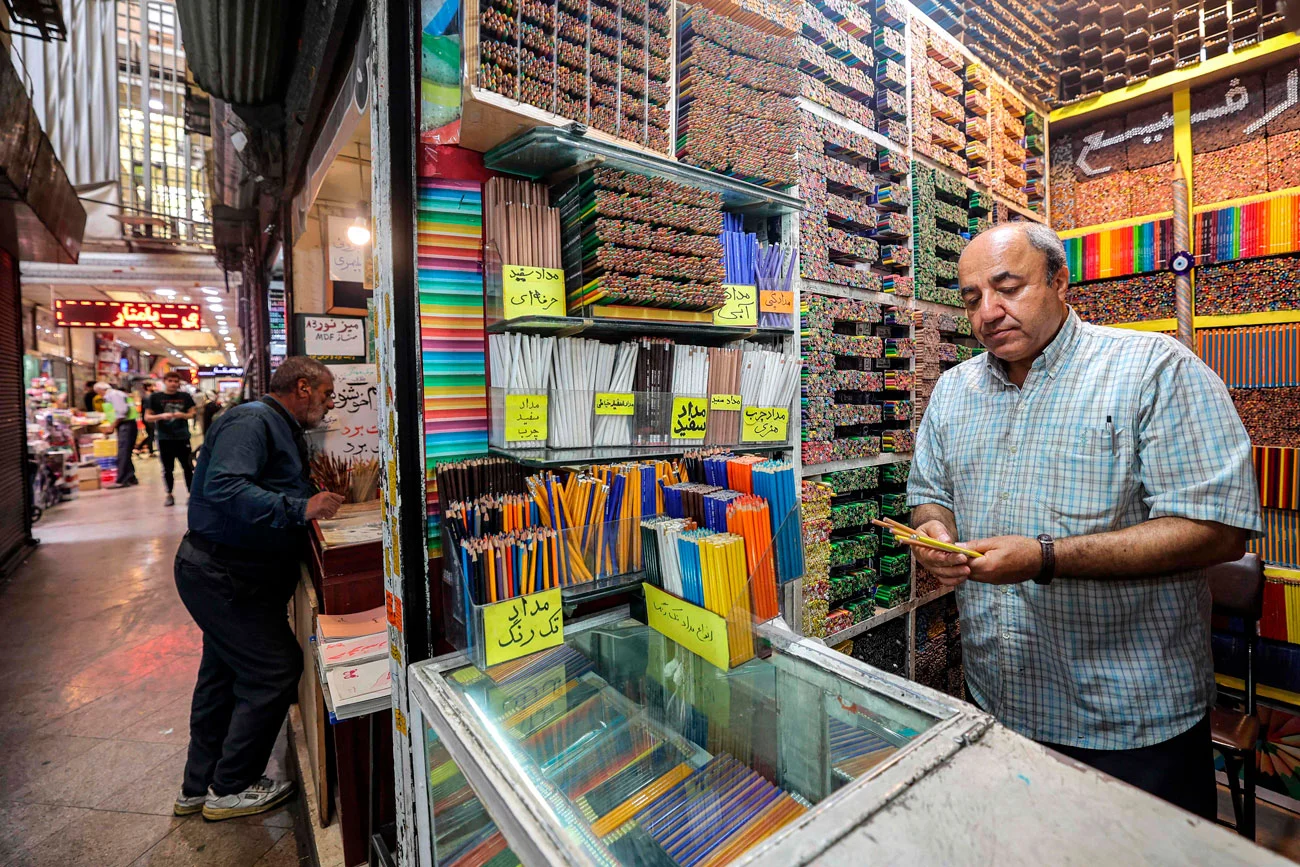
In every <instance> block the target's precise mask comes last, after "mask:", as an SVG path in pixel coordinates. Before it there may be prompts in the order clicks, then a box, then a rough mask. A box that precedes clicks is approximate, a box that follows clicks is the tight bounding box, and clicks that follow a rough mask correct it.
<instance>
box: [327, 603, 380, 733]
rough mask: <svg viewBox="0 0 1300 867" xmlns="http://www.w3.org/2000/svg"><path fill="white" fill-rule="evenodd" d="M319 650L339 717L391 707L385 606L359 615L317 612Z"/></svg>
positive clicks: (344, 717)
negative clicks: (318, 613)
mask: <svg viewBox="0 0 1300 867" xmlns="http://www.w3.org/2000/svg"><path fill="white" fill-rule="evenodd" d="M316 649H317V653H318V654H319V656H320V667H321V670H322V671H323V672H324V673H325V684H326V686H328V687H329V693H330V707H331V710H332V713H333V714H334V715H335V717H336V718H340V719H347V718H349V717H354V716H361V715H363V714H367V713H374V712H375V711H377V710H383V709H384V708H387V707H388V706H389V704H390V693H391V690H392V672H391V671H390V669H389V667H388V621H387V617H386V613H385V611H384V606H382V605H380V606H379V607H378V608H372V609H370V610H369V611H361V612H358V613H356V614H320V615H317V617H316Z"/></svg>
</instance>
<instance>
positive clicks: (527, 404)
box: [506, 394, 547, 443]
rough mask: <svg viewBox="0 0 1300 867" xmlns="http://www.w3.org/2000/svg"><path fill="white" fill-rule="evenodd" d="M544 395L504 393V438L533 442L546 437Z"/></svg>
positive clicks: (543, 439) (512, 440) (511, 440)
mask: <svg viewBox="0 0 1300 867" xmlns="http://www.w3.org/2000/svg"><path fill="white" fill-rule="evenodd" d="M546 410H547V407H546V395H544V394H507V395H506V440H508V441H510V442H520V443H534V442H543V441H545V439H546Z"/></svg>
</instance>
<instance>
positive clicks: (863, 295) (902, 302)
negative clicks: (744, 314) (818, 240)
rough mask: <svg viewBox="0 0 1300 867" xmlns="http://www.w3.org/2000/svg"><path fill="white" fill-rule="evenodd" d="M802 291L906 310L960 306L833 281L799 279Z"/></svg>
mask: <svg viewBox="0 0 1300 867" xmlns="http://www.w3.org/2000/svg"><path fill="white" fill-rule="evenodd" d="M799 283H800V285H801V287H802V289H803V291H805V292H813V293H816V294H818V295H833V296H835V297H836V298H854V299H857V300H858V301H874V302H875V303H877V304H883V305H885V306H888V307H902V308H905V309H908V310H926V311H929V312H931V313H949V314H953V315H956V314H959V313H962V312H964V311H963V310H962V308H960V307H949V306H948V305H947V304H939V303H937V302H935V301H925V300H922V299H920V298H913V297H912V296H910V295H891V294H890V293H888V292H872V291H871V290H870V289H856V288H854V287H852V286H839V285H837V284H835V283H823V282H821V281H820V280H806V279H804V280H800V281H799Z"/></svg>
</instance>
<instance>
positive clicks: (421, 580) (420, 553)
mask: <svg viewBox="0 0 1300 867" xmlns="http://www.w3.org/2000/svg"><path fill="white" fill-rule="evenodd" d="M417 9H418V4H416V3H414V2H412V0H394V2H392V3H390V4H388V14H389V15H390V16H391V19H390V20H393V21H396V26H391V27H389V38H388V41H387V44H385V45H383V46H379V45H376V46H375V48H376V49H377V50H380V51H386V52H388V72H389V75H388V92H387V93H386V94H385V96H386V97H387V100H388V102H389V103H390V104H391V105H394V106H406V110H405V111H401V110H394V111H391V112H389V120H390V130H391V133H390V137H389V142H390V147H389V153H388V160H389V165H390V166H391V169H390V186H389V196H390V200H391V201H390V205H391V208H392V226H391V228H392V232H391V244H392V262H393V323H394V324H395V326H396V327H395V329H394V331H395V333H394V335H393V351H394V356H395V357H396V358H398V359H410V360H411V363H410V364H398V365H397V369H396V370H395V371H393V374H394V384H395V388H394V394H393V398H394V401H395V403H396V408H397V437H398V439H397V442H398V444H399V445H398V449H397V470H398V475H397V478H398V492H397V493H398V498H399V502H400V503H401V504H402V506H401V511H400V515H399V519H398V532H399V533H400V534H401V539H402V549H401V555H402V562H401V564H400V565H401V569H402V590H403V597H404V600H405V601H404V608H405V610H406V611H407V612H410V613H414V612H420V616H419V617H410V616H408V617H406V618H405V626H406V653H407V659H405V660H404V664H405V665H408V666H409V665H411V664H412V663H416V662H420V661H422V660H425V659H428V658H429V656H430V655H431V648H432V643H431V636H432V634H433V632H432V628H433V627H432V612H430V610H429V581H428V577H427V566H426V563H425V556H426V553H425V552H426V550H427V547H428V542H427V538H426V536H427V531H426V529H425V526H426V525H425V488H424V449H423V448H422V445H423V443H424V429H423V418H424V396H423V387H424V377H423V375H422V373H421V370H420V365H419V364H418V359H419V358H420V304H419V297H418V295H417V291H418V290H417V282H416V242H415V238H416V230H417V227H416V181H415V173H416V165H415V157H416V152H415V147H416V142H417V140H418V137H419V133H420V130H419V126H418V118H419V117H420V105H419V100H418V97H419V92H420V91H419V87H418V86H417V85H418V80H419V75H420V46H419V44H418V43H417V42H416V40H415V38H414V37H415V33H416V32H417V26H416V12H417ZM417 540H418V541H417Z"/></svg>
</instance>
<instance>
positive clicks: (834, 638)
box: [819, 587, 955, 647]
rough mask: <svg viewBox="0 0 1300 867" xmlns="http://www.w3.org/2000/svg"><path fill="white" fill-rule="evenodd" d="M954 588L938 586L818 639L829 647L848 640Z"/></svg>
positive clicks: (923, 604) (946, 593) (945, 594)
mask: <svg viewBox="0 0 1300 867" xmlns="http://www.w3.org/2000/svg"><path fill="white" fill-rule="evenodd" d="M954 589H955V588H953V587H940V588H939V589H938V590H933V591H931V592H929V593H927V594H925V595H924V596H921V597H920V598H917V599H910V600H908V601H907V602H904V603H903V604H901V605H895V606H894V607H893V608H888V609H886V610H885V611H882V612H881V613H880V614H877V615H875V616H874V617H868V618H867V619H866V620H864V621H862V622H861V623H855V624H853V625H852V626H850V627H849V628H848V629H841V630H840V631H839V632H835V633H832V634H831V635H828V636H826V637H825V638H822V639H819V640H820V641H821V642H823V643H824V644H825V645H826V646H827V647H830V646H831V645H832V644H839V643H840V642H843V641H849V640H850V639H853V638H857V637H858V636H859V635H861V634H862V633H864V632H869V631H870V630H872V629H874V628H876V627H877V626H879V625H880V624H882V623H888V622H889V621H891V620H893V619H895V618H897V617H902V616H903V615H904V614H907V613H909V612H911V611H915V610H916V609H917V608H921V607H923V606H926V605H929V604H930V603H931V602H934V601H935V600H936V599H942V598H943V597H945V596H947V595H948V594H949V593H951V592H952V591H953V590H954Z"/></svg>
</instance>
